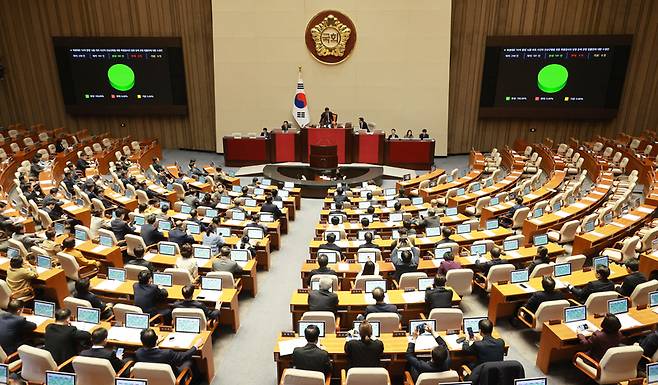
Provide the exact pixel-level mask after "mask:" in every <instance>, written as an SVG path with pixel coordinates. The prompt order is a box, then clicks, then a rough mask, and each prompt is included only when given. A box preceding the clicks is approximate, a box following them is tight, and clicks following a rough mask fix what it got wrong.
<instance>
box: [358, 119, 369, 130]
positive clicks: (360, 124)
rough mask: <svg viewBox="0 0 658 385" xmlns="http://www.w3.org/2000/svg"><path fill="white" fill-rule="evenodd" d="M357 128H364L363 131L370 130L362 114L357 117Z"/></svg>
mask: <svg viewBox="0 0 658 385" xmlns="http://www.w3.org/2000/svg"><path fill="white" fill-rule="evenodd" d="M359 129H361V130H364V131H365V132H370V127H369V126H368V123H367V122H366V121H365V119H363V117H362V116H361V117H359Z"/></svg>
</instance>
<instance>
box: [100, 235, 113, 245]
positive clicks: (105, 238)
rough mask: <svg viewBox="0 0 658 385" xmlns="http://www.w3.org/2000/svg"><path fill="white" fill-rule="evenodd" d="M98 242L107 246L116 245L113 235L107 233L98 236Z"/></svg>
mask: <svg viewBox="0 0 658 385" xmlns="http://www.w3.org/2000/svg"><path fill="white" fill-rule="evenodd" d="M98 244H100V245H101V246H105V247H112V246H114V241H113V240H112V237H111V236H109V235H106V234H100V235H99V236H98Z"/></svg>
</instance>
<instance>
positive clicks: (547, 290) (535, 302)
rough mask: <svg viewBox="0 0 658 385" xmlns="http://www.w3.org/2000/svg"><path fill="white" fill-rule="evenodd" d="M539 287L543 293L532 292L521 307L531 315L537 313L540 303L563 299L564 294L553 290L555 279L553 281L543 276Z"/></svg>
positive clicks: (551, 278) (549, 277)
mask: <svg viewBox="0 0 658 385" xmlns="http://www.w3.org/2000/svg"><path fill="white" fill-rule="evenodd" d="M541 286H542V288H544V291H536V292H534V293H533V294H532V296H530V298H529V299H528V302H526V303H525V305H523V306H524V307H525V308H526V309H528V310H530V311H531V312H533V313H534V312H536V311H537V309H538V308H539V305H541V304H542V302H546V301H557V300H561V299H564V294H562V292H560V291H556V290H555V279H553V277H551V276H548V275H547V276H544V277H543V278H542V279H541Z"/></svg>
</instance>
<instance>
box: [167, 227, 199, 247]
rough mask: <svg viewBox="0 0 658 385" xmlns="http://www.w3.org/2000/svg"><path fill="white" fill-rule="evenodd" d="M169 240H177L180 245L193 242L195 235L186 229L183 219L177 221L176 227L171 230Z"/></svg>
mask: <svg viewBox="0 0 658 385" xmlns="http://www.w3.org/2000/svg"><path fill="white" fill-rule="evenodd" d="M169 242H175V243H177V244H178V246H183V245H184V244H186V243H189V244H193V243H194V237H193V236H191V235H189V234H188V233H187V232H186V231H185V224H183V222H182V221H176V227H174V228H173V229H171V231H169Z"/></svg>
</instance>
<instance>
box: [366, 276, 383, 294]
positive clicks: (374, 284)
mask: <svg viewBox="0 0 658 385" xmlns="http://www.w3.org/2000/svg"><path fill="white" fill-rule="evenodd" d="M378 287H379V288H381V289H382V290H384V293H386V281H385V280H383V279H382V280H379V279H377V280H372V281H366V282H365V292H366V293H372V291H373V290H375V289H376V288H378Z"/></svg>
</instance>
